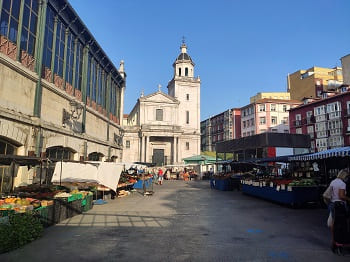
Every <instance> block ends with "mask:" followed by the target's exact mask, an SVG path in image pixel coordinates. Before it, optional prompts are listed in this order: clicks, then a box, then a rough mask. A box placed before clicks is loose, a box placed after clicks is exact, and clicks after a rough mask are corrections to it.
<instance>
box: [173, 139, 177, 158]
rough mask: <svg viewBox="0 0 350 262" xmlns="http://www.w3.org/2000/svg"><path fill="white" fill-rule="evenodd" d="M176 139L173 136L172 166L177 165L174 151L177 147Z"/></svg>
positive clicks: (175, 151)
mask: <svg viewBox="0 0 350 262" xmlns="http://www.w3.org/2000/svg"><path fill="white" fill-rule="evenodd" d="M176 142H177V139H176V136H174V141H173V164H175V163H177V159H176V157H177V150H176V145H177V143H176Z"/></svg>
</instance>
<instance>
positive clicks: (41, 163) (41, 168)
mask: <svg viewBox="0 0 350 262" xmlns="http://www.w3.org/2000/svg"><path fill="white" fill-rule="evenodd" d="M42 174H43V162H42V160H40V181H39V185H40V187H41V179H42Z"/></svg>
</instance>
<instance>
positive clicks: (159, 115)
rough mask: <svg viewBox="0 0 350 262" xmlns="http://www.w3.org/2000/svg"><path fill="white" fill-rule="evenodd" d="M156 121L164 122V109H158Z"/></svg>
mask: <svg viewBox="0 0 350 262" xmlns="http://www.w3.org/2000/svg"><path fill="white" fill-rule="evenodd" d="M156 120H157V121H163V109H156Z"/></svg>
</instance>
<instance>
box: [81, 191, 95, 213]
mask: <svg viewBox="0 0 350 262" xmlns="http://www.w3.org/2000/svg"><path fill="white" fill-rule="evenodd" d="M85 200H86V205H85V206H83V212H87V211H89V210H90V209H92V200H93V195H92V194H91V195H87V196H86V199H85Z"/></svg>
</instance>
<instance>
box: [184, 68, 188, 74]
mask: <svg viewBox="0 0 350 262" xmlns="http://www.w3.org/2000/svg"><path fill="white" fill-rule="evenodd" d="M185 76H188V68H187V67H185Z"/></svg>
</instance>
